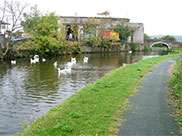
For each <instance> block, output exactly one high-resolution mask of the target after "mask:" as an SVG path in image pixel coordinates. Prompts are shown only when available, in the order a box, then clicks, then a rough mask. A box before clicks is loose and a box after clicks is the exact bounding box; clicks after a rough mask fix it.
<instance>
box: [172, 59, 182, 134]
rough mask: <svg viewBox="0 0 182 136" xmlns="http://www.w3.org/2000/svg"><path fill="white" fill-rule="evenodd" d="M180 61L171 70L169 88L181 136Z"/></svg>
mask: <svg viewBox="0 0 182 136" xmlns="http://www.w3.org/2000/svg"><path fill="white" fill-rule="evenodd" d="M181 83H182V60H179V61H178V62H177V63H176V65H175V67H174V70H173V75H172V77H171V78H170V80H169V84H170V86H171V87H172V88H173V91H172V92H171V94H172V96H173V98H174V102H173V105H174V107H175V109H176V111H175V115H176V117H177V121H178V123H179V126H180V128H181V134H182V118H181V117H182V84H181Z"/></svg>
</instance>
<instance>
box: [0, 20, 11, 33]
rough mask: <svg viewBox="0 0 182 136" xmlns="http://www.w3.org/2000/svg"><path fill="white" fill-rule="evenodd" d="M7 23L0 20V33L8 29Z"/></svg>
mask: <svg viewBox="0 0 182 136" xmlns="http://www.w3.org/2000/svg"><path fill="white" fill-rule="evenodd" d="M9 25H10V24H9V23H5V22H3V21H0V34H5V33H6V31H7V30H9V28H8V26H9Z"/></svg>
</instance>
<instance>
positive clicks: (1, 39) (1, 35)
mask: <svg viewBox="0 0 182 136" xmlns="http://www.w3.org/2000/svg"><path fill="white" fill-rule="evenodd" d="M9 25H10V24H9V23H5V22H3V21H0V46H1V48H4V47H5V37H6V36H7V31H8V26H9Z"/></svg>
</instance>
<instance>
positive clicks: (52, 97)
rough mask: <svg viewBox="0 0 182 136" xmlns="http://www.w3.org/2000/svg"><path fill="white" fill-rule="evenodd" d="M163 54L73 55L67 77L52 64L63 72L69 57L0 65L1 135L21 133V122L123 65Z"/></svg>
mask: <svg viewBox="0 0 182 136" xmlns="http://www.w3.org/2000/svg"><path fill="white" fill-rule="evenodd" d="M164 54H167V52H166V53H164V52H151V53H150V54H144V53H143V52H136V53H132V54H130V53H128V52H121V53H96V54H87V55H83V54H82V55H76V56H72V57H75V58H76V63H75V64H73V65H72V66H71V72H69V73H58V69H57V68H56V67H55V66H54V62H56V61H57V67H59V68H60V69H63V68H64V67H65V66H66V65H67V64H68V62H69V61H70V60H71V56H59V57H57V58H46V61H42V60H41V59H40V60H39V62H38V63H34V64H30V60H26V59H18V60H17V61H16V64H15V65H11V63H10V62H0V119H1V123H0V135H2V136H9V135H12V134H14V133H16V132H18V131H21V130H22V125H23V123H24V122H26V123H27V122H31V121H33V120H34V119H36V118H37V117H39V116H40V115H44V114H45V113H46V112H47V111H48V110H49V109H50V108H52V107H53V106H55V105H56V104H58V103H61V102H62V101H64V100H65V99H67V98H68V97H70V96H71V95H72V94H74V93H75V92H76V91H78V90H79V89H80V88H83V87H84V86H86V85H87V84H89V83H91V82H93V81H95V80H97V79H99V78H100V77H103V76H104V75H105V74H106V73H108V72H110V71H112V70H114V69H116V68H119V67H121V66H123V64H131V63H135V62H137V61H139V60H141V59H146V58H149V57H153V56H159V55H164ZM84 56H88V62H85V63H84V62H83V59H84Z"/></svg>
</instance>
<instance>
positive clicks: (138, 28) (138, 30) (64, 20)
mask: <svg viewBox="0 0 182 136" xmlns="http://www.w3.org/2000/svg"><path fill="white" fill-rule="evenodd" d="M88 21H89V22H90V27H91V29H92V31H95V34H96V36H97V35H98V31H99V30H98V29H97V25H98V23H100V22H101V21H104V22H105V26H104V27H105V29H106V30H107V29H108V28H109V27H111V26H113V25H116V24H118V23H124V24H125V25H127V26H129V27H133V28H135V29H134V30H135V32H134V34H133V36H131V37H129V39H128V42H129V43H131V42H135V43H140V44H143V43H144V27H143V24H142V23H130V20H129V19H128V18H111V17H75V16H61V19H60V20H59V22H58V23H60V24H62V28H60V29H63V30H64V32H65V34H66V39H67V40H69V39H73V40H78V41H83V40H85V39H86V38H88V37H89V34H88V33H87V32H86V31H85V27H86V24H87V23H88ZM71 27H76V28H75V29H74V30H75V31H76V32H74V31H73V29H71Z"/></svg>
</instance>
